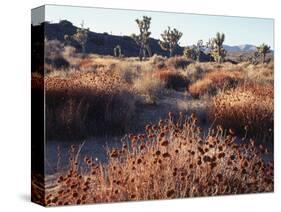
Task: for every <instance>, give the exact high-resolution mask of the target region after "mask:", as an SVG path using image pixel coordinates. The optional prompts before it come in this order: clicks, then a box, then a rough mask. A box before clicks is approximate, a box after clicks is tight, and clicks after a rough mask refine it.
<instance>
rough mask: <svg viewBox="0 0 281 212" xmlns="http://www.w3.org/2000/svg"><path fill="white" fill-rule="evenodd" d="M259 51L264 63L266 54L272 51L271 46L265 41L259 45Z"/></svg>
mask: <svg viewBox="0 0 281 212" xmlns="http://www.w3.org/2000/svg"><path fill="white" fill-rule="evenodd" d="M257 51H258V53H259V55H260V57H261V62H262V63H264V62H265V57H266V54H267V53H269V52H270V46H268V45H266V44H264V43H263V44H261V45H260V46H258V47H257Z"/></svg>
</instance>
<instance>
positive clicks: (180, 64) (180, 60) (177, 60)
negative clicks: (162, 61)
mask: <svg viewBox="0 0 281 212" xmlns="http://www.w3.org/2000/svg"><path fill="white" fill-rule="evenodd" d="M191 63H193V60H190V59H187V58H186V57H183V56H175V57H171V58H169V59H168V60H167V61H166V66H167V67H168V68H175V69H184V68H186V67H187V66H188V65H189V64H191Z"/></svg>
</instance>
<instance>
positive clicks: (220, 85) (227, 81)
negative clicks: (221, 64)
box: [188, 70, 243, 98]
mask: <svg viewBox="0 0 281 212" xmlns="http://www.w3.org/2000/svg"><path fill="white" fill-rule="evenodd" d="M242 79H243V75H242V73H241V72H240V71H224V70H216V71H212V72H210V73H207V74H206V75H205V76H204V77H203V78H202V79H201V80H198V81H196V82H195V83H193V84H192V85H191V86H189V87H188V91H189V92H190V94H191V95H192V96H193V97H195V98H198V97H200V96H203V95H205V94H207V95H215V94H216V93H217V92H218V91H220V90H227V89H230V88H234V87H236V86H237V84H238V83H239V82H241V81H242Z"/></svg>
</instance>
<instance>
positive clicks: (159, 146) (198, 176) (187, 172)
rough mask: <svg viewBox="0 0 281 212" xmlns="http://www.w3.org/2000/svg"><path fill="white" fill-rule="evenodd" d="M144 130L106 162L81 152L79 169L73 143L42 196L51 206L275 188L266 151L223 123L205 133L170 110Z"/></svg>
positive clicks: (110, 153) (191, 118)
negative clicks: (65, 166) (64, 168)
mask: <svg viewBox="0 0 281 212" xmlns="http://www.w3.org/2000/svg"><path fill="white" fill-rule="evenodd" d="M145 129H146V130H145V133H143V134H136V135H132V134H128V135H126V136H125V137H124V138H123V139H122V142H123V146H122V147H120V148H111V149H108V151H107V152H108V163H106V164H101V163H100V164H97V163H96V162H95V161H94V160H93V158H91V157H87V156H85V157H84V162H83V163H84V164H85V167H84V168H83V169H81V164H79V163H78V158H79V155H77V154H79V148H81V146H80V147H79V148H78V150H77V148H75V147H74V146H72V147H71V150H70V158H69V163H70V168H69V170H68V171H67V172H65V173H61V174H59V175H58V176H57V178H56V180H55V182H54V186H53V189H52V190H51V191H48V190H47V191H46V198H43V199H41V200H40V201H42V202H43V203H44V204H45V205H48V206H52V205H70V204H85V203H94V202H95V203H96V202H98V203H100V202H116V201H128V200H152V199H167V198H168V199H172V198H184V197H198V196H215V195H226V194H245V193H259V192H272V191H273V162H272V161H269V162H265V161H264V160H263V156H264V154H267V151H265V150H264V147H263V146H260V147H256V146H255V142H254V141H253V140H250V142H246V143H243V144H237V142H236V137H235V135H233V134H229V133H227V132H226V131H225V130H224V129H223V128H222V127H221V126H217V127H216V128H213V129H210V130H209V133H208V134H207V135H203V133H202V129H201V128H200V125H199V124H198V120H197V118H196V116H195V115H193V114H192V115H191V116H184V115H183V114H182V113H180V114H179V115H177V117H175V116H174V115H173V114H172V113H169V118H168V119H164V120H160V121H159V123H155V124H148V125H146V127H145ZM77 152H78V153H77Z"/></svg>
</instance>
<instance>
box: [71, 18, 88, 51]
mask: <svg viewBox="0 0 281 212" xmlns="http://www.w3.org/2000/svg"><path fill="white" fill-rule="evenodd" d="M88 33H89V28H84V22H82V23H81V27H80V28H77V30H76V33H75V34H74V35H73V36H72V38H73V39H74V40H76V41H77V42H78V43H79V44H80V45H81V47H82V53H83V54H84V53H85V47H86V43H87V40H88Z"/></svg>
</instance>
